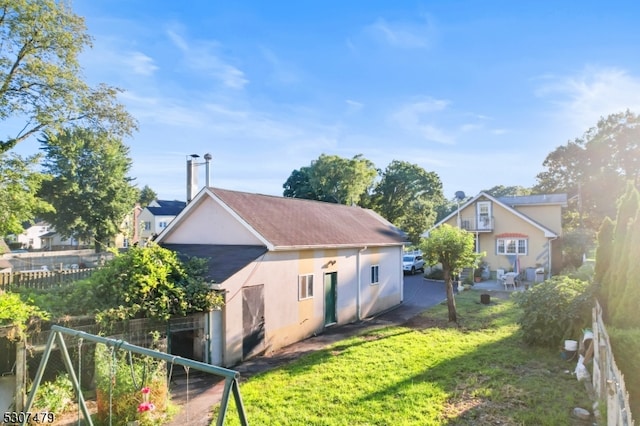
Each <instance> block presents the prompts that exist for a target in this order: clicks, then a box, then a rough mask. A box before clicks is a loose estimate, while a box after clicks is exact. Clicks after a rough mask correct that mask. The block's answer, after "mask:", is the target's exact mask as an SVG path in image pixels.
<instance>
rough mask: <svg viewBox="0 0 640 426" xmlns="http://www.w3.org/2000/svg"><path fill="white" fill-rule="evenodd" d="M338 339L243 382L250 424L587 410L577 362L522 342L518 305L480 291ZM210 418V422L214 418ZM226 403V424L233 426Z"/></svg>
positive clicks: (519, 416) (456, 421)
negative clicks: (485, 300) (451, 319)
mask: <svg viewBox="0 0 640 426" xmlns="http://www.w3.org/2000/svg"><path fill="white" fill-rule="evenodd" d="M456 302H457V307H458V315H459V318H460V327H453V326H450V325H449V324H447V321H446V319H447V312H446V311H447V307H446V304H444V305H439V306H436V307H434V308H433V309H431V310H429V311H427V312H426V313H425V314H423V316H421V317H417V318H415V319H413V320H412V321H410V322H409V323H407V324H406V326H403V327H390V328H386V329H382V330H376V331H373V332H368V333H365V334H363V335H361V336H359V337H355V338H351V339H348V340H343V341H341V342H339V343H337V344H335V345H333V346H331V347H329V348H327V349H326V350H323V351H319V352H317V353H315V354H312V355H309V356H305V357H302V358H300V359H299V360H297V361H296V362H293V363H291V364H288V365H286V366H284V367H281V368H278V369H276V370H272V371H270V372H267V373H264V374H261V375H258V376H255V377H252V378H250V379H249V380H247V381H246V382H244V383H242V384H241V386H240V391H241V394H242V398H243V402H244V404H245V409H246V413H247V416H248V421H249V424H253V425H421V426H424V425H536V426H539V425H553V426H557V425H572V424H576V423H573V421H572V419H571V411H572V409H573V408H574V407H576V406H581V407H584V408H590V406H591V403H590V401H589V399H588V397H587V395H586V392H585V390H584V386H583V385H582V384H581V383H579V382H578V381H577V380H576V379H575V377H574V376H572V375H571V374H568V373H566V371H567V370H570V371H573V369H574V368H575V363H568V362H566V361H562V360H561V358H560V356H559V353H558V352H554V351H549V350H541V349H536V348H529V347H526V346H524V344H523V343H521V339H520V335H519V328H518V325H517V324H516V318H517V313H518V308H517V306H516V305H515V304H514V303H513V302H511V301H510V300H497V299H496V298H495V296H494V297H492V300H491V304H490V305H482V304H480V303H479V293H477V292H473V291H471V292H464V293H462V294H460V295H459V296H457V298H456ZM214 418H215V417H214ZM238 423H239V422H238V419H237V414H236V409H235V405H234V404H233V401H231V402H230V406H229V410H228V411H227V418H226V422H225V424H229V425H234V424H238Z"/></svg>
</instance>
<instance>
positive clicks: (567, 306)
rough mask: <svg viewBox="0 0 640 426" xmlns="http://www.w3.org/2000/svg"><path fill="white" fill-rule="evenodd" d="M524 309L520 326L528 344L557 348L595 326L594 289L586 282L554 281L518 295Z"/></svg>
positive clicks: (571, 280)
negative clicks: (591, 325) (583, 330)
mask: <svg viewBox="0 0 640 426" xmlns="http://www.w3.org/2000/svg"><path fill="white" fill-rule="evenodd" d="M514 298H515V300H516V302H517V303H518V305H520V307H521V308H522V310H523V311H522V314H521V316H520V319H519V320H518V323H519V324H520V327H521V329H522V332H523V339H524V341H525V342H526V343H527V344H530V345H537V346H546V347H555V346H557V345H558V344H560V343H561V342H562V340H564V339H567V338H572V337H574V338H575V337H576V336H579V335H580V331H581V330H582V329H583V328H584V327H588V326H589V324H590V323H591V308H592V306H593V295H592V288H591V286H590V285H589V284H588V283H587V282H586V281H582V280H577V279H572V278H569V277H566V276H558V277H553V278H551V279H549V280H547V281H545V282H543V283H541V284H538V285H536V286H534V287H533V288H532V289H530V290H528V291H525V292H519V293H514Z"/></svg>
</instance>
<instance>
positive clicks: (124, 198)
mask: <svg viewBox="0 0 640 426" xmlns="http://www.w3.org/2000/svg"><path fill="white" fill-rule="evenodd" d="M41 143H42V150H44V151H45V153H46V157H45V162H44V169H45V171H46V172H48V173H49V174H50V175H51V180H49V181H46V182H44V183H43V185H42V189H41V191H40V194H41V196H42V198H43V199H44V200H46V201H47V202H49V203H51V204H52V205H53V206H54V207H55V209H56V213H55V214H51V213H49V214H45V215H43V217H44V219H46V220H47V221H49V223H51V224H52V225H53V226H54V227H55V228H56V231H57V232H59V233H60V234H62V235H64V236H67V237H75V238H78V239H82V240H91V241H93V242H95V248H96V251H101V250H102V246H105V245H108V244H109V243H110V242H111V239H112V238H113V237H114V236H115V235H116V234H117V233H118V229H119V226H120V224H121V222H122V220H123V219H124V218H125V215H126V214H127V213H128V212H129V210H130V209H131V207H132V206H133V204H134V203H135V201H136V196H137V191H136V189H135V187H133V185H132V184H131V178H129V177H128V173H129V170H130V168H131V159H130V158H129V148H128V147H127V146H125V145H124V143H123V142H122V141H121V140H120V139H118V138H115V137H110V136H108V135H107V133H105V132H96V131H93V130H87V129H75V130H72V131H65V132H63V133H61V134H58V135H50V134H46V135H45V138H44V139H43V140H42V141H41Z"/></svg>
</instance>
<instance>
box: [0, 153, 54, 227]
mask: <svg viewBox="0 0 640 426" xmlns="http://www.w3.org/2000/svg"><path fill="white" fill-rule="evenodd" d="M40 157H41V156H40V155H35V156H31V157H28V158H22V157H20V156H18V155H15V154H13V153H0V235H7V234H20V233H22V231H23V228H22V224H23V223H24V222H29V221H31V220H33V218H34V217H36V216H37V215H38V214H41V213H45V212H47V211H48V212H53V210H54V209H53V207H52V206H51V205H50V204H48V203H46V202H45V201H43V200H41V199H40V198H38V197H37V195H36V194H37V191H38V189H39V188H40V185H41V183H42V181H43V180H44V179H45V178H46V177H45V176H44V175H42V174H41V173H39V172H37V171H35V170H34V167H35V166H36V165H37V164H38V162H39V161H40Z"/></svg>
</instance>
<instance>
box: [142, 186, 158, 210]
mask: <svg viewBox="0 0 640 426" xmlns="http://www.w3.org/2000/svg"><path fill="white" fill-rule="evenodd" d="M157 199H158V194H156V193H155V191H154V190H153V189H151V188H150V187H149V185H145V186H144V187H143V188H142V189H141V190H140V193H139V194H138V203H139V204H140V207H142V208H145V207H147V206H148V205H149V203H151V202H152V201H154V200H157Z"/></svg>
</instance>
